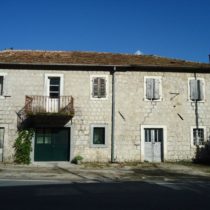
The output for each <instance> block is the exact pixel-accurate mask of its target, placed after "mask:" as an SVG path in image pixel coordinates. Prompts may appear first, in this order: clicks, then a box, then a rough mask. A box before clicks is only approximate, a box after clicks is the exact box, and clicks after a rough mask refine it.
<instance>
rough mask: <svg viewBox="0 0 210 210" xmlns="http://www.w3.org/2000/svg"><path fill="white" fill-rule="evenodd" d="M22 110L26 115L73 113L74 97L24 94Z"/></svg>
mask: <svg viewBox="0 0 210 210" xmlns="http://www.w3.org/2000/svg"><path fill="white" fill-rule="evenodd" d="M24 112H25V114H26V115H38V114H58V115H59V114H60V115H69V116H73V115H74V99H73V97H72V96H60V97H57V98H51V97H49V96H26V99H25V107H24Z"/></svg>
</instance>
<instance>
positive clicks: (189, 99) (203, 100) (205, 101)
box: [188, 99, 206, 103]
mask: <svg viewBox="0 0 210 210" xmlns="http://www.w3.org/2000/svg"><path fill="white" fill-rule="evenodd" d="M188 101H189V102H190V103H196V101H192V100H190V99H188ZM205 102H206V100H203V101H197V103H205Z"/></svg>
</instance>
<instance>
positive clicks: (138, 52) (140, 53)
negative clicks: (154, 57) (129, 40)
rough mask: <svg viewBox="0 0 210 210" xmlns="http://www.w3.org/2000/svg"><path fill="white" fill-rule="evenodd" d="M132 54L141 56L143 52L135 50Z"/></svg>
mask: <svg viewBox="0 0 210 210" xmlns="http://www.w3.org/2000/svg"><path fill="white" fill-rule="evenodd" d="M134 54H135V55H142V54H143V52H142V51H140V50H137V51H136V52H135V53H134Z"/></svg>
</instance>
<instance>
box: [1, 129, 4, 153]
mask: <svg viewBox="0 0 210 210" xmlns="http://www.w3.org/2000/svg"><path fill="white" fill-rule="evenodd" d="M3 144H4V128H0V149H3Z"/></svg>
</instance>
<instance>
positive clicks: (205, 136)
mask: <svg viewBox="0 0 210 210" xmlns="http://www.w3.org/2000/svg"><path fill="white" fill-rule="evenodd" d="M199 128H201V129H203V131H204V134H203V135H204V143H205V142H207V133H206V126H198V129H199ZM193 129H197V127H196V126H191V127H190V136H191V146H192V147H194V148H196V147H197V146H198V147H204V145H194V141H193Z"/></svg>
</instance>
